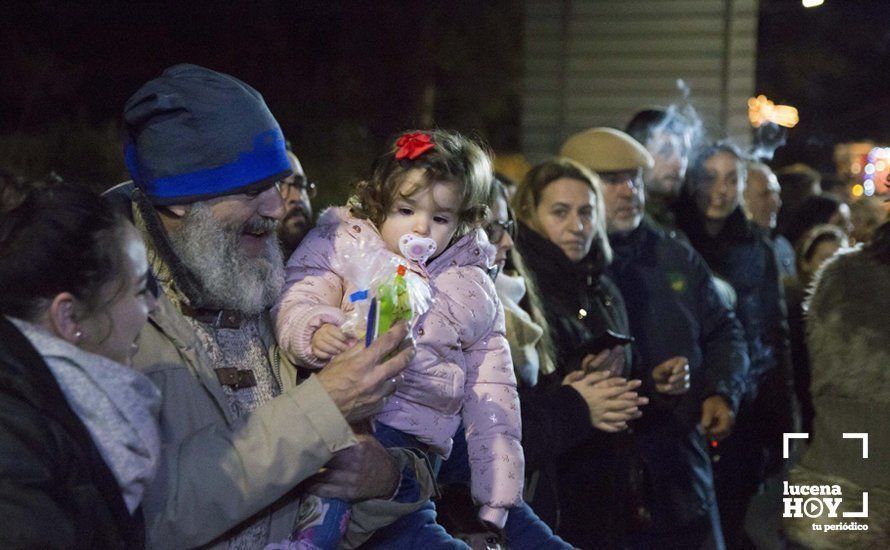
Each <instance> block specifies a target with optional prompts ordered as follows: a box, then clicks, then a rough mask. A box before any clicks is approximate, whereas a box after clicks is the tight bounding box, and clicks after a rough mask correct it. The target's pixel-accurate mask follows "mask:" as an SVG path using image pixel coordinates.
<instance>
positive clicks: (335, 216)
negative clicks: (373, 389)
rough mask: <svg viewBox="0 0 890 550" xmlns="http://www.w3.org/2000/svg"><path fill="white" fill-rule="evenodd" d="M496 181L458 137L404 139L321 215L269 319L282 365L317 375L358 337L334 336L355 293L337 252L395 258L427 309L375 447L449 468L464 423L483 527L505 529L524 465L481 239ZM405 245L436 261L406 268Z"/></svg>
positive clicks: (437, 134) (490, 253)
mask: <svg viewBox="0 0 890 550" xmlns="http://www.w3.org/2000/svg"><path fill="white" fill-rule="evenodd" d="M491 179H492V167H491V161H490V159H489V158H488V156H487V155H486V154H485V153H484V152H483V151H482V149H481V148H480V147H479V146H478V145H476V144H475V143H473V142H471V141H469V140H468V139H466V138H464V137H462V136H460V135H459V134H455V133H450V132H445V131H441V130H433V131H427V132H412V133H407V134H404V135H402V136H401V137H400V138H399V139H398V140H397V141H396V143H395V144H394V145H393V146H392V147H391V149H390V151H389V152H388V153H387V154H385V155H384V156H383V157H381V158H380V159H379V160H378V161H377V163H376V165H375V169H374V172H373V176H372V177H371V178H370V179H369V180H367V181H364V182H362V183H360V184H359V186H358V188H357V192H356V194H355V196H354V197H353V198H352V199H350V203H349V206H348V207H346V208H332V209H328V210H327V211H326V212H324V213H323V214H322V215H321V217H320V218H319V221H318V225H317V227H316V228H315V229H313V230H312V232H310V233H309V234H308V235H307V236H306V238H305V240H304V241H303V242H302V244H301V245H300V247H299V248H298V249H297V250H296V251H295V252H294V254H293V256H291V258H290V260H289V261H288V263H287V281H286V284H285V289H284V291H283V294H282V296H281V297H280V299H279V302H278V304H277V305H276V307H275V309H274V310H273V314H274V315H275V326H276V332H277V335H278V341H279V343H280V345H281V347H282V349H283V350H285V353H287V354H288V356H289V357H290V358H292V359H293V360H295V361H296V362H297V363H300V364H302V365H304V366H307V367H310V368H321V367H323V366H324V365H325V364H326V363H327V361H328V360H330V359H331V358H332V357H334V356H335V355H337V354H338V353H340V352H342V351H344V350H346V349H347V348H348V347H350V346H352V345H354V344H355V341H356V336H357V335H355V334H349V333H348V332H347V331H344V330H343V329H341V328H340V327H341V326H342V325H343V323H344V321H345V319H346V315H345V313H347V312H348V311H349V309H350V308H351V307H352V305H351V304H350V303H349V299H348V297H349V296H350V295H351V294H352V293H353V292H355V291H357V290H361V289H357V288H355V287H354V286H353V285H352V284H351V282H350V281H348V280H345V278H344V274H343V273H342V271H343V270H342V268H340V267H338V266H341V265H343V264H344V261H343V258H341V257H340V256H342V255H343V254H344V253H345V252H344V251H346V250H355V249H356V247H357V246H359V247H361V248H363V249H366V250H367V249H377V250H379V253H381V254H386V255H395V256H396V257H397V260H398V262H399V263H401V264H403V265H405V266H407V269H408V270H409V271H410V272H412V273H414V276H419V277H422V278H423V279H424V280H426V281H427V282H428V283H429V286H430V290H431V292H432V302H431V304H430V307H429V310H428V311H426V312H425V313H424V314H423V315H422V316H421V317H420V318H419V319H418V320H417V322H416V323H415V325H414V328H413V337H414V339H415V342H416V355H415V358H414V360H413V362H412V364H411V365H410V366H409V367H408V369H407V370H406V371H404V373H405V374H404V382H403V383H402V385H401V386H400V387H399V389H398V390H397V391H396V393H395V394H394V395H393V396H392V397H391V398H390V399H389V400H388V401H387V402H386V403H385V405H384V407H383V410H382V411H381V413H380V414H379V415H378V417H377V430H376V432H375V436H376V437H377V438H378V439H379V440H381V441H382V442H384V444H385V445H388V446H410V447H420V448H422V449H428V450H429V451H430V452H431V453H432V454H433V455H435V456H438V457H441V458H447V457H448V455H449V453H450V452H451V446H452V437H453V436H454V434H455V431H456V430H457V428H458V426H459V424H460V422H461V420H463V423H464V426H465V427H466V438H467V444H468V447H469V459H470V468H471V471H472V479H471V488H472V494H473V497H474V499H475V500H476V501H477V503H479V504H481V505H482V506H481V510H480V512H479V517H480V519H482V520H483V521H486V522H489V523H491V524H493V525H495V526H497V527H499V528H500V527H503V526H504V523H505V522H506V518H507V508H510V507H512V506H515V505H517V504H519V503H520V501H521V495H522V484H523V477H524V472H523V470H524V459H523V454H522V447H521V445H520V434H521V427H520V416H519V399H518V396H517V393H516V380H515V377H514V375H513V366H512V364H511V359H510V351H509V347H508V344H507V341H506V339H505V336H504V313H503V309H502V308H501V305H500V302H499V301H498V299H497V297H496V293H495V288H494V284H493V283H492V281H491V279H490V278H489V277H488V275H487V270H488V268H489V267H490V266H491V265H493V263H494V252H495V251H494V247H493V246H491V245H490V244H489V243H488V241H487V239H486V237H485V235H484V233H483V232H482V231H481V230H480V229H479V228H478V227H479V225H480V223H481V222H482V221H483V220H484V216H485V213H486V206H485V204H486V200H487V195H488V191H489V187H490V185H491ZM400 240H407V241H412V240H414V241H417V240H419V241H420V242H422V243H430V245H429V249H430V250H431V251H432V252H431V254H432V255H431V256H430V257H429V259H428V260H423V259H421V260H410V259H406V258H405V257H403V256H404V255H403V254H402V253H401V252H400V244H399V243H400ZM433 245H434V246H433ZM359 345H361V344H359Z"/></svg>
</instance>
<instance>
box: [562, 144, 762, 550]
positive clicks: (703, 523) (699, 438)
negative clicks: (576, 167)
mask: <svg viewBox="0 0 890 550" xmlns="http://www.w3.org/2000/svg"><path fill="white" fill-rule="evenodd" d="M561 154H562V155H563V156H566V157H569V158H571V159H573V160H575V161H577V162H580V163H581V164H583V165H585V166H587V167H588V168H590V169H592V170H594V171H595V172H597V173H598V174H599V175H600V177H601V178H602V180H603V182H604V192H603V197H604V200H605V207H606V208H605V210H606V227H607V231H608V233H609V242H610V244H611V245H612V251H613V254H614V257H613V260H612V264H611V265H610V266H609V268H608V273H609V275H610V277H611V278H612V280H614V281H615V283H616V284H617V285H618V287H619V289H620V290H621V294H622V296H624V299H625V303H626V306H627V314H628V318H629V320H630V328H631V334H632V335H633V336H634V337H635V338H636V341H635V342H634V344H633V348H634V350H633V351H634V361H633V365H634V369H636V372H635V373H632V375H633V377H635V378H640V379H641V380H643V381H644V382H643V387H642V388H641V389H642V390H643V392H644V393H645V394H646V395H647V396H648V397H649V398H650V403H649V408H648V409H647V410H646V412H645V413H644V414H643V417H642V418H641V419H640V420H638V421H637V422H636V426H635V427H634V430H635V432H634V433H635V435H636V441H637V443H638V447H639V452H640V457H641V459H642V463H643V465H644V471H645V475H646V478H647V481H648V484H644V487H647V492H646V494H645V495H644V496H643V497H644V501H645V502H646V505H647V507H648V510H649V513H650V514H651V526H650V527H649V528H648V529H643V530H640V531H638V532H634V533H629V534H628V536H627V538H626V544H627V547H631V548H652V547H665V548H667V547H670V548H721V547H722V546H723V536H722V534H721V531H720V521H719V517H718V514H717V507H716V502H715V496H714V482H713V476H712V472H711V462H710V457H709V455H708V451H707V446H708V443H709V442H710V441H711V440H719V439H722V438H724V437H726V436H727V435H729V432H730V429H731V428H732V423H733V419H734V411H735V410H737V408H738V405H739V400H740V399H741V396H742V392H743V390H744V377H745V373H746V371H747V369H748V356H747V347H746V344H745V340H744V337H743V334H742V328H741V325H740V324H739V322H738V321H737V320H736V318H735V316H734V315H733V313H732V311H731V310H730V308H729V307H728V306H727V305H726V303H725V302H724V300H723V299H722V298H721V297H720V296H719V294H718V292H717V289H716V288H715V286H714V283H713V279H712V277H711V273H710V271H709V270H708V267H707V265H705V262H704V260H702V258H701V257H700V256H699V255H698V254H697V253H696V252H695V251H694V250H692V248H691V247H689V246H688V245H687V244H686V243H684V242H682V241H680V240H678V239H677V238H675V237H672V236H670V235H668V234H666V233H665V232H664V231H663V230H662V229H660V228H657V227H656V226H655V225H654V224H653V223H651V222H649V221H644V219H643V208H644V205H645V200H646V199H645V196H644V193H643V182H642V172H643V170H645V169H647V168H649V167H651V166H652V157H651V156H650V155H649V153H648V152H647V151H646V149H645V148H644V147H643V146H642V145H640V144H639V143H638V142H637V141H635V140H634V139H633V138H631V137H630V136H628V135H627V134H625V133H624V132H621V131H619V130H614V129H612V128H592V129H589V130H586V131H584V132H581V133H578V134H575V135H573V136H571V137H570V138H569V139H568V140H567V141H566V142H565V144H564V145H563V147H562V151H561ZM678 377H683V378H685V379H686V380H687V382H686V384H684V385H678V384H675V383H673V382H674V381H675V380H677V378H678Z"/></svg>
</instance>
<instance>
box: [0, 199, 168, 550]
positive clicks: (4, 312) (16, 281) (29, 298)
mask: <svg viewBox="0 0 890 550" xmlns="http://www.w3.org/2000/svg"><path fill="white" fill-rule="evenodd" d="M147 270H148V262H147V259H146V251H145V247H144V245H143V244H142V241H141V239H140V238H139V236H138V234H137V233H136V230H135V228H134V227H133V226H132V224H130V223H129V222H127V221H126V220H125V219H124V218H123V217H122V216H120V215H118V214H116V213H114V212H113V210H112V209H111V208H110V207H109V205H108V204H106V203H105V202H104V200H103V199H100V198H99V197H98V196H96V195H94V194H92V193H90V192H88V191H85V190H82V189H76V188H72V187H67V186H60V187H53V188H48V189H41V190H38V191H34V192H32V193H31V195H29V196H28V197H27V198H26V199H25V201H24V202H23V203H22V204H21V205H20V206H19V207H17V208H16V209H14V210H12V211H11V212H9V213H8V214H7V216H6V217H4V219H3V220H2V222H0V288H2V289H3V292H2V293H0V449H2V452H0V517H2V518H3V528H2V529H0V548H128V549H129V548H141V547H144V545H145V530H144V523H143V517H142V512H141V508H140V504H141V500H142V495H143V492H144V489H145V487H146V486H147V484H148V483H149V482H150V480H151V479H152V477H153V476H154V472H155V470H156V468H157V459H158V455H159V453H160V438H159V435H158V426H157V418H156V414H157V407H158V405H159V402H160V394H159V392H158V390H157V388H155V387H154V385H153V384H152V383H151V382H150V381H149V380H148V378H146V377H145V376H143V375H142V374H140V373H138V372H136V371H134V370H133V369H131V368H130V367H129V366H128V365H129V362H130V359H131V357H132V355H133V353H134V352H135V351H136V349H137V347H136V339H137V337H138V334H139V330H140V329H141V328H142V326H143V325H144V324H145V322H146V319H147V317H148V313H149V311H150V310H151V309H152V308H154V307H155V300H154V297H153V296H152V294H151V292H150V291H149V290H148V289H147V288H146V284H147Z"/></svg>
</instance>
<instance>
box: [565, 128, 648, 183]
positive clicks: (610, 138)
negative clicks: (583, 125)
mask: <svg viewBox="0 0 890 550" xmlns="http://www.w3.org/2000/svg"><path fill="white" fill-rule="evenodd" d="M559 154H560V155H562V156H564V157H568V158H570V159H572V160H574V161H576V162H579V163H581V164H583V165H584V166H586V167H588V168H590V169H591V170H593V171H594V172H619V171H621V170H635V169H637V168H652V164H653V162H654V161H653V160H652V155H650V154H649V151H647V150H646V148H645V147H643V146H642V145H640V143H639V142H638V141H637V140H635V139H634V138H632V137H630V136H629V135H627V134H625V133H624V132H622V131H621V130H616V129H614V128H605V127H600V128H590V129H588V130H584V131H583V132H578V133H577V134H575V135H573V136H571V137H570V138H569V139H567V140H566V142H565V143H563V144H562V149H560V151H559Z"/></svg>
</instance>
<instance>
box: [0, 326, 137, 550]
mask: <svg viewBox="0 0 890 550" xmlns="http://www.w3.org/2000/svg"><path fill="white" fill-rule="evenodd" d="M0 518H3V528H2V529H0V548H142V547H144V546H145V536H144V535H145V531H144V526H143V522H142V512H141V511H140V510H137V511H136V514H134V515H132V516H131V515H130V513H129V511H128V510H127V507H126V504H125V503H124V500H123V497H122V496H121V493H120V489H119V487H118V484H117V481H116V480H115V478H114V475H113V474H112V472H111V470H110V469H109V468H108V466H107V465H106V464H105V462H104V461H103V460H102V457H101V455H100V454H99V450H98V449H97V448H96V446H95V444H94V443H93V440H92V438H91V437H90V435H89V432H88V431H87V429H86V427H85V426H84V425H83V423H82V422H81V421H80V419H79V418H78V417H77V414H76V413H75V412H74V411H73V410H72V409H71V407H70V406H69V405H68V402H67V401H66V399H65V396H64V394H63V393H62V390H61V388H60V387H59V385H58V383H57V382H56V379H55V378H54V377H53V375H52V373H51V372H50V370H49V368H48V367H47V366H46V364H45V363H44V362H43V359H42V358H41V357H40V355H39V354H38V353H37V351H36V350H35V349H34V348H33V347H32V346H31V344H30V342H28V340H27V339H26V338H25V336H24V335H22V334H21V333H20V332H19V331H18V330H17V329H16V328H15V327H14V326H13V325H12V324H11V323H10V322H9V321H7V320H6V319H5V318H4V317H3V316H2V315H0Z"/></svg>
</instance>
